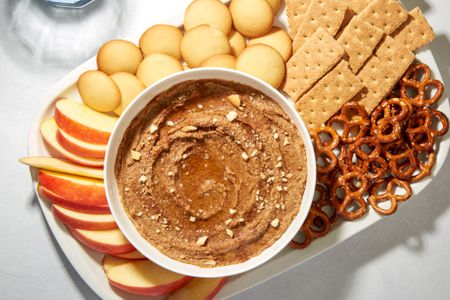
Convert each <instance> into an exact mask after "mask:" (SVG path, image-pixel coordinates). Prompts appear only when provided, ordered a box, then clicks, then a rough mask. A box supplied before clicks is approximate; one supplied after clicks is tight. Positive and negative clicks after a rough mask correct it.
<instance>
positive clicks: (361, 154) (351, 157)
mask: <svg viewBox="0 0 450 300" xmlns="http://www.w3.org/2000/svg"><path fill="white" fill-rule="evenodd" d="M367 150H370V152H367ZM381 152H382V147H381V144H380V142H379V141H378V139H377V138H375V137H373V136H366V137H363V138H361V139H359V140H357V141H356V142H354V143H353V144H351V145H349V146H348V147H343V148H342V150H341V153H340V155H339V166H340V167H341V168H342V169H343V170H353V169H354V168H355V167H358V168H359V169H362V168H363V165H364V162H365V161H367V160H369V159H374V158H376V157H379V156H380V155H381Z"/></svg>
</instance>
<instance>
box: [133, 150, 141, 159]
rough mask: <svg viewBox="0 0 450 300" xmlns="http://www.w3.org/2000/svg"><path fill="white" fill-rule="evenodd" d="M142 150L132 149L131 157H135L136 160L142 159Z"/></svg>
mask: <svg viewBox="0 0 450 300" xmlns="http://www.w3.org/2000/svg"><path fill="white" fill-rule="evenodd" d="M141 156H142V155H141V152H138V151H134V150H131V158H132V159H134V160H140V159H141Z"/></svg>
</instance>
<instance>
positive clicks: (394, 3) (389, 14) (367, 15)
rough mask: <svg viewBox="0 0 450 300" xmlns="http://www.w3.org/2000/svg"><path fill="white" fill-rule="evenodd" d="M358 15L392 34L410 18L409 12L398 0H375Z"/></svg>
mask: <svg viewBox="0 0 450 300" xmlns="http://www.w3.org/2000/svg"><path fill="white" fill-rule="evenodd" d="M358 16H359V17H360V18H361V19H362V20H364V21H366V22H368V23H369V24H370V25H373V26H375V27H378V28H380V29H381V30H383V31H384V33H386V34H391V33H392V32H394V31H395V30H396V29H397V28H398V27H400V25H402V24H403V23H404V22H405V21H406V20H407V19H408V12H407V11H406V10H405V8H404V7H403V6H402V5H401V4H400V2H399V1H398V0H373V1H372V2H370V3H369V5H368V6H367V7H366V8H364V9H363V10H362V11H361V12H360V13H359V14H358Z"/></svg>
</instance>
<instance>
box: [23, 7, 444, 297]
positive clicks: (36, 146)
mask: <svg viewBox="0 0 450 300" xmlns="http://www.w3.org/2000/svg"><path fill="white" fill-rule="evenodd" d="M166 23H167V24H173V25H175V26H179V25H180V24H183V14H182V13H180V14H179V15H176V16H174V17H172V18H171V19H170V20H168V21H167V22H166ZM275 24H276V25H277V26H281V27H284V28H287V19H286V16H285V14H284V12H283V11H282V12H281V13H280V14H279V16H278V17H277V19H276V21H275ZM148 25H153V24H151V23H150V24H148ZM145 29H146V28H140V30H137V31H136V33H135V34H134V36H132V37H130V38H128V39H129V40H131V41H133V42H135V43H137V42H138V40H139V37H140V35H141V34H142V33H143V32H144V31H145ZM417 59H418V60H420V61H421V62H423V63H425V64H427V65H429V66H430V68H431V70H432V71H433V77H434V78H436V79H438V80H440V81H442V77H441V75H440V73H439V69H438V67H437V65H436V62H435V60H434V57H433V54H432V53H431V51H430V49H429V48H424V49H422V50H421V51H420V52H419V53H417ZM96 68H97V66H96V59H95V57H93V58H91V59H89V60H88V61H86V62H85V63H83V64H82V65H80V66H78V67H77V68H75V69H74V70H73V71H71V72H70V73H69V74H67V75H66V76H64V77H63V78H62V79H61V80H60V81H59V82H58V83H56V84H55V85H54V86H53V87H52V88H51V89H50V91H49V92H48V93H47V94H46V95H45V96H44V97H43V99H41V104H40V106H39V107H38V109H37V112H36V116H35V119H34V121H33V123H32V125H31V129H30V133H29V140H28V155H29V156H49V155H51V153H50V152H49V150H48V148H47V147H46V145H45V143H44V141H43V139H42V137H41V135H40V133H39V127H40V124H41V123H42V121H44V120H46V119H48V118H51V117H52V116H53V113H54V102H55V100H56V99H59V98H62V97H64V98H69V99H73V100H79V101H81V98H80V96H79V94H78V91H77V89H76V86H75V83H76V81H77V79H78V77H79V75H80V74H81V73H83V72H84V71H86V70H91V69H96ZM445 95H446V94H445V93H444V96H445ZM438 108H439V110H441V111H442V112H443V113H444V114H445V115H447V116H450V105H449V101H448V98H445V99H441V101H440V103H439V106H438ZM449 147H450V140H449V137H448V135H447V136H446V137H445V138H444V139H442V140H441V141H440V143H439V147H438V149H439V150H438V153H437V161H436V165H435V166H434V169H433V172H432V175H431V176H429V177H428V178H426V179H424V180H422V181H421V182H418V183H414V184H412V188H413V196H412V198H411V199H410V200H408V201H407V202H406V203H401V204H400V207H399V209H401V207H402V206H403V205H407V203H408V202H410V201H418V200H419V198H420V192H421V191H422V190H423V189H424V188H425V187H426V186H427V185H428V184H429V183H430V182H431V181H432V180H433V177H435V176H436V175H437V174H438V172H439V170H440V169H441V167H442V165H443V164H444V161H445V159H446V156H447V153H448V151H449ZM31 176H32V180H33V184H34V186H35V188H36V186H37V176H36V171H35V170H33V169H32V170H31ZM36 195H37V197H38V199H39V204H40V207H41V209H42V211H43V214H44V217H45V219H46V221H47V223H48V225H49V227H50V229H51V231H52V233H53V235H54V237H55V239H56V241H57V242H58V244H59V246H60V247H61V249H62V250H63V252H64V254H65V255H66V257H67V259H68V260H69V261H70V263H71V264H72V265H73V267H74V268H75V270H76V271H77V272H78V274H79V275H80V276H81V278H83V280H84V281H85V282H86V284H87V285H88V286H89V287H90V288H91V289H92V290H93V291H94V292H95V293H96V294H97V295H98V296H99V297H101V298H102V299H124V298H126V299H131V300H133V299H136V300H137V299H148V297H140V296H134V295H131V294H128V293H124V292H122V291H120V290H118V289H115V288H112V287H111V286H110V285H109V283H108V280H107V278H106V276H105V274H104V272H103V269H102V264H101V259H102V257H103V254H100V253H98V252H95V251H92V250H90V249H88V248H86V247H84V246H83V245H81V244H80V243H79V242H77V240H75V239H74V238H73V237H72V236H71V235H70V233H69V232H68V231H67V229H66V227H65V226H64V225H63V224H61V223H60V222H58V221H57V220H56V219H55V218H54V217H53V215H52V212H51V206H50V205H49V203H48V202H47V201H46V200H45V199H42V198H40V197H39V194H38V193H37V192H36ZM391 218H395V215H394V216H391ZM381 219H382V217H381V216H379V215H378V214H376V213H375V212H374V211H373V210H371V209H369V213H368V214H367V215H366V216H364V217H363V218H361V219H359V220H357V221H353V222H342V223H339V224H337V226H336V227H335V228H333V230H332V231H331V232H330V233H329V234H328V235H327V236H325V237H323V238H320V239H317V240H315V241H314V242H313V243H312V244H311V245H310V246H309V247H308V248H306V249H303V250H297V249H290V248H289V247H287V248H286V249H284V250H283V251H282V252H281V253H280V254H278V255H277V256H275V257H274V258H273V259H271V260H270V261H269V262H267V263H265V264H264V265H262V266H261V267H259V268H257V269H255V270H252V271H250V272H247V273H244V274H241V275H239V276H235V277H231V278H229V280H228V281H227V283H226V285H225V286H224V288H223V289H222V290H221V291H220V293H219V294H218V295H217V299H222V298H227V297H230V296H232V295H236V294H238V293H241V292H243V291H245V290H246V289H249V288H251V287H253V286H256V285H258V284H261V283H262V282H264V281H266V280H268V279H270V278H273V277H275V276H277V275H279V274H281V273H283V272H286V271H287V270H289V269H291V268H293V267H295V266H299V265H301V264H302V263H304V262H306V261H307V260H309V259H311V258H313V257H315V256H317V255H319V254H320V253H323V252H324V251H326V250H328V249H330V248H332V247H334V246H336V245H337V244H339V243H341V242H343V241H345V240H346V239H348V238H349V237H351V236H354V235H356V234H357V233H358V232H360V231H362V230H364V229H366V228H368V227H369V226H371V225H373V224H374V223H376V222H378V221H380V220H381Z"/></svg>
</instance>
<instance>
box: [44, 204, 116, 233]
mask: <svg viewBox="0 0 450 300" xmlns="http://www.w3.org/2000/svg"><path fill="white" fill-rule="evenodd" d="M52 212H53V216H54V217H55V218H56V219H58V220H59V221H61V222H62V223H63V224H64V225H68V226H71V227H74V228H79V229H86V230H107V229H114V228H117V224H116V222H114V221H111V222H90V221H86V220H80V219H76V218H73V217H71V216H68V215H66V214H64V213H63V212H61V211H60V210H58V208H56V207H55V206H54V205H52ZM93 215H94V214H93Z"/></svg>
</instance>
